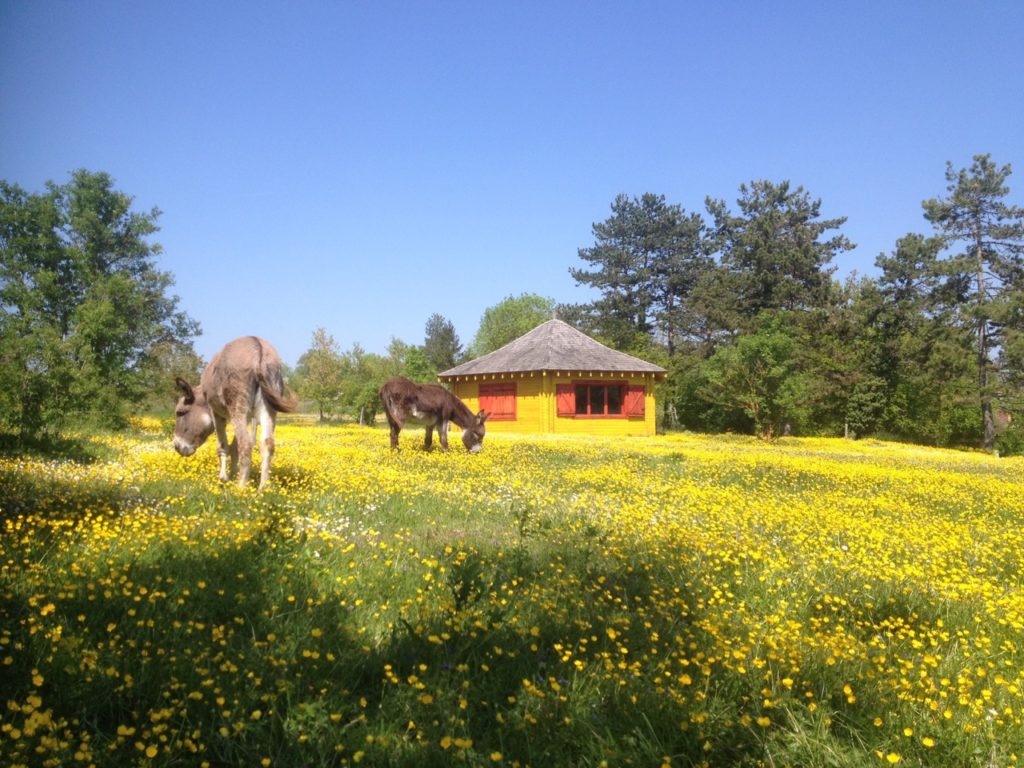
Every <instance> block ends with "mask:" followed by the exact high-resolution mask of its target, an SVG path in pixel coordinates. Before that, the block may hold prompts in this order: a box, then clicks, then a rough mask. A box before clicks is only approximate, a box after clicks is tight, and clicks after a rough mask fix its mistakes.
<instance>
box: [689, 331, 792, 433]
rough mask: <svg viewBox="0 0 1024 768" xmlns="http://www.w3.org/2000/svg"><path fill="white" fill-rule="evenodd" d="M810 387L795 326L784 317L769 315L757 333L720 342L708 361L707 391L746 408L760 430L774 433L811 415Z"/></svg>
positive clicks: (734, 406) (704, 391) (717, 399)
mask: <svg viewBox="0 0 1024 768" xmlns="http://www.w3.org/2000/svg"><path fill="white" fill-rule="evenodd" d="M805 386H806V381H805V379H804V378H803V377H802V376H800V375H798V371H797V339H796V337H795V336H794V334H793V333H792V330H791V328H790V327H789V326H788V325H787V323H786V321H785V318H783V317H775V316H766V317H764V318H763V319H762V325H761V327H760V329H759V330H758V331H757V332H756V333H753V334H747V335H745V336H741V337H739V338H738V339H737V340H736V342H735V343H734V344H730V345H727V346H723V347H720V348H719V349H718V351H716V352H715V354H714V355H713V356H712V357H711V359H710V360H708V362H707V364H706V365H705V366H704V385H703V387H702V390H701V395H702V396H703V397H704V398H706V399H707V400H710V401H711V402H714V403H717V404H719V405H721V406H723V407H724V408H727V409H736V410H741V411H742V412H743V413H744V414H745V415H746V416H748V417H749V418H750V420H751V421H752V422H753V425H754V429H755V431H756V432H757V434H758V435H760V436H762V437H765V438H772V437H775V436H777V435H779V434H782V433H784V432H785V431H786V429H787V426H792V425H793V424H794V423H799V422H800V421H801V420H804V419H805V418H806V415H805V413H804V408H803V405H802V404H803V403H804V402H805V401H806V392H805Z"/></svg>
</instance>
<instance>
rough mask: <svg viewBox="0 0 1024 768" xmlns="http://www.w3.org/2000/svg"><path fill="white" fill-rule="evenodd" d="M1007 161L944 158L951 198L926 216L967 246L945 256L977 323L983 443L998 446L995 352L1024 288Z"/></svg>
mask: <svg viewBox="0 0 1024 768" xmlns="http://www.w3.org/2000/svg"><path fill="white" fill-rule="evenodd" d="M1011 173H1012V170H1011V168H1010V166H1009V165H1004V166H1002V167H998V166H996V164H995V163H994V162H992V158H991V156H990V155H975V157H974V162H973V163H972V164H971V167H970V168H969V169H961V170H959V171H957V170H954V168H953V164H952V163H947V164H946V181H947V182H948V185H947V187H946V190H947V192H948V193H949V195H948V197H945V198H935V199H931V200H925V201H924V203H922V205H923V207H924V211H925V218H926V219H928V221H930V222H931V223H932V224H933V225H934V226H935V227H936V229H937V230H938V231H939V234H940V235H941V236H942V238H943V240H944V242H945V244H946V245H947V246H948V247H950V248H962V249H963V250H961V251H958V252H955V253H953V254H952V255H951V256H950V257H949V258H948V259H945V260H944V262H943V267H944V270H943V274H944V276H945V278H946V281H947V284H949V285H950V286H952V287H953V288H954V289H956V290H958V292H960V293H961V294H962V296H963V300H964V306H963V310H964V311H963V313H962V315H961V317H962V320H963V322H965V323H968V324H969V325H971V326H972V327H973V332H974V336H975V349H974V356H975V366H976V371H977V398H978V402H979V405H980V410H981V423H982V432H983V438H982V442H983V445H984V447H985V448H986V449H991V448H992V447H993V446H994V444H995V437H996V424H995V417H994V413H993V401H994V400H995V399H996V397H997V390H996V386H997V384H998V383H999V381H998V377H997V376H995V371H996V369H995V363H996V359H995V358H996V353H997V351H998V350H999V349H1000V348H1002V347H1003V346H1004V345H1005V344H1006V342H1007V341H1008V340H1009V341H1010V345H1009V346H1013V345H1014V343H1015V342H1014V341H1013V339H1012V338H1009V337H1012V336H1014V335H1015V333H1014V332H1019V331H1020V330H1021V328H1020V315H1021V311H1020V300H1021V292H1022V291H1024V208H1020V207H1017V206H1011V205H1008V204H1007V203H1006V202H1004V198H1005V197H1006V196H1007V195H1008V194H1009V191H1010V190H1009V187H1007V186H1006V180H1007V178H1008V177H1009V176H1010V174H1011Z"/></svg>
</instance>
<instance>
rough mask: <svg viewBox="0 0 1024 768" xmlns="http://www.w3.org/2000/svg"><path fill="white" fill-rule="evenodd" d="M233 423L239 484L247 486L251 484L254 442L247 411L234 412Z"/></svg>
mask: <svg viewBox="0 0 1024 768" xmlns="http://www.w3.org/2000/svg"><path fill="white" fill-rule="evenodd" d="M231 425H232V426H233V427H234V428H235V451H236V452H237V454H238V486H239V487H240V488H245V486H246V485H248V484H249V469H250V468H251V467H252V442H253V441H252V435H251V434H250V432H249V419H248V418H247V417H246V413H245V411H242V412H241V413H235V414H232V416H231Z"/></svg>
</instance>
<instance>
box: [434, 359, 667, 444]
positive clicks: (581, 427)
mask: <svg viewBox="0 0 1024 768" xmlns="http://www.w3.org/2000/svg"><path fill="white" fill-rule="evenodd" d="M602 379H604V380H606V381H623V380H625V381H628V382H629V383H630V384H643V385H644V387H645V388H646V395H645V402H644V417H643V418H626V419H575V418H571V417H567V416H558V415H557V411H556V408H555V387H556V386H557V385H559V384H572V383H573V382H576V381H582V380H587V381H601V380H602ZM492 381H493V382H515V384H516V420H515V421H488V422H487V431H488V432H521V433H533V432H553V433H555V434H564V435H604V436H619V435H653V434H655V412H654V405H655V401H654V383H655V380H654V378H653V377H651V376H647V377H642V376H628V377H625V378H623V377H622V376H621V375H612V374H600V373H587V372H581V373H565V374H559V373H551V372H543V373H541V372H536V373H527V374H520V375H517V376H512V375H511V374H505V375H504V377H502V376H501V375H500V374H498V375H494V376H492V375H490V374H488V375H486V376H478V377H471V378H468V379H462V380H460V381H455V382H451V384H450V386H451V388H452V391H453V392H454V393H455V396H456V397H458V398H459V399H460V400H462V401H463V402H464V403H465V404H466V405H468V406H469V407H470V409H471V410H472V411H473V412H474V413H475V412H477V411H479V410H480V399H479V398H480V383H481V382H492Z"/></svg>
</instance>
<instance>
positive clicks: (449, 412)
mask: <svg viewBox="0 0 1024 768" xmlns="http://www.w3.org/2000/svg"><path fill="white" fill-rule="evenodd" d="M380 399H381V401H382V402H383V403H384V412H385V413H386V414H387V417H388V424H390V425H391V447H392V448H398V433H399V432H401V431H402V427H403V426H405V425H406V424H418V425H420V426H423V427H426V429H427V434H426V438H425V439H424V442H423V447H424V448H425V449H426V450H428V451H429V450H430V445H431V442H432V440H433V436H434V427H437V436H438V437H439V438H440V439H441V448H442V449H444V450H446V451H447V450H448V424H449V423H450V422H454V423H455V424H457V425H458V426H460V427H462V444H463V445H465V446H466V450H467V451H469V452H470V453H477V452H478V451H479V450H480V448H481V447H482V446H483V442H484V433H485V432H486V431H487V428H486V427H485V426H484V422H485V421H487V417H488V416H490V415H491V414H489V413H487V411H480V413H478V414H476V415H474V414H473V412H472V411H471V410H469V408H468V407H467V406H466V404H465V403H464V402H462V401H461V400H459V398H457V397H456V396H455V395H453V394H452V393H451V392H449V391H448V390H447V389H445V388H444V387H442V386H440V385H438V384H417V383H415V382H413V381H409V379H406V378H404V377H402V376H396V377H395V378H393V379H388V380H387V381H386V382H384V385H383V386H382V387H381V388H380Z"/></svg>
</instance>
